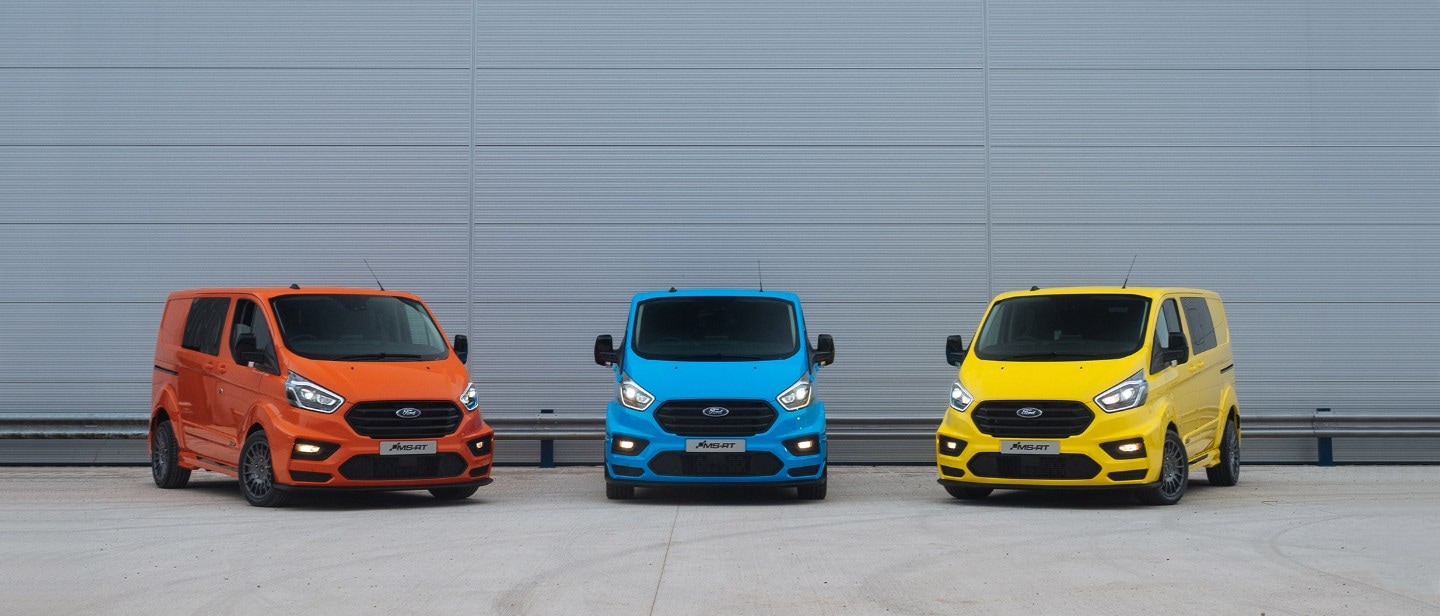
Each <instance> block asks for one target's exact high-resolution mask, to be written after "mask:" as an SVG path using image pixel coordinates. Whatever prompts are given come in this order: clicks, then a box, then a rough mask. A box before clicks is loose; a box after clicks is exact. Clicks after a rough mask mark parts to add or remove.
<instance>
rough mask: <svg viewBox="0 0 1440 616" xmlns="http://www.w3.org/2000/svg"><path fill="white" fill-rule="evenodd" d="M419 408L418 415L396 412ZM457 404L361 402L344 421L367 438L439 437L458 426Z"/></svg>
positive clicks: (430, 401)
mask: <svg viewBox="0 0 1440 616" xmlns="http://www.w3.org/2000/svg"><path fill="white" fill-rule="evenodd" d="M403 408H413V409H419V410H420V415H419V416H418V417H400V416H399V415H396V414H395V411H397V410H400V409H403ZM462 415H463V414H462V413H461V412H460V407H457V406H455V403H453V402H449V401H446V400H390V401H385V402H361V403H359V404H356V405H355V406H352V407H350V410H349V411H346V413H345V421H346V422H347V423H349V424H350V427H351V428H352V429H354V430H355V433H356V434H359V435H360V436H368V437H370V438H381V439H391V438H439V437H442V436H445V435H447V434H450V433H452V432H454V431H455V429H456V428H458V427H460V418H461V416H462Z"/></svg>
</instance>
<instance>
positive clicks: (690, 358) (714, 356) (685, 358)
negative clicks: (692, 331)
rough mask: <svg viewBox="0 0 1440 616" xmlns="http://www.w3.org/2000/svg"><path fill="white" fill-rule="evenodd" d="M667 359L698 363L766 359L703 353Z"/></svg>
mask: <svg viewBox="0 0 1440 616" xmlns="http://www.w3.org/2000/svg"><path fill="white" fill-rule="evenodd" d="M669 359H671V360H674V361H700V360H705V359H719V360H724V359H737V360H747V359H748V360H754V361H759V360H763V359H766V358H764V357H760V356H757V355H730V354H728V353H705V354H702V355H678V356H675V357H671V358H669Z"/></svg>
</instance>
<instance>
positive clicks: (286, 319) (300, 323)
mask: <svg viewBox="0 0 1440 616" xmlns="http://www.w3.org/2000/svg"><path fill="white" fill-rule="evenodd" d="M270 306H271V307H272V308H273V309H274V310H275V320H276V321H277V324H278V325H279V326H280V339H281V340H283V341H284V342H285V348H288V349H290V350H291V351H292V352H294V353H295V354H296V355H299V356H301V357H308V358H310V359H322V360H336V361H428V360H437V359H445V357H446V356H447V355H448V354H449V347H448V346H447V345H446V344H445V339H444V338H443V337H442V336H441V335H440V330H439V328H437V327H435V322H434V321H433V320H431V319H430V313H429V312H427V311H426V310H425V307H424V306H422V305H421V304H420V303H419V302H417V301H414V300H410V299H405V298H403V297H393V296H389V295H348V294H334V295H328V294H315V295H286V296H282V297H277V298H275V299H273V300H270Z"/></svg>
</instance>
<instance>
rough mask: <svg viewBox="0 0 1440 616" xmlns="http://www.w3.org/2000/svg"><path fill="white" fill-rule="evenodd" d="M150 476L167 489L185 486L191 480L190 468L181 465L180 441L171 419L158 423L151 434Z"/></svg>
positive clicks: (156, 483)
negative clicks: (177, 439)
mask: <svg viewBox="0 0 1440 616" xmlns="http://www.w3.org/2000/svg"><path fill="white" fill-rule="evenodd" d="M150 476H151V477H154V478H155V485H157V486H160V487H161V488H164V489H166V490H173V489H175V488H183V487H185V484H187V483H189V482H190V469H188V468H181V466H180V443H179V442H178V441H176V440H175V427H174V426H172V425H170V422H169V421H161V422H160V423H159V424H156V425H155V432H154V434H151V435H150Z"/></svg>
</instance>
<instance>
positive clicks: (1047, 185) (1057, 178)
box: [990, 147, 1440, 256]
mask: <svg viewBox="0 0 1440 616" xmlns="http://www.w3.org/2000/svg"><path fill="white" fill-rule="evenodd" d="M990 164H991V171H990V181H991V184H990V199H991V204H992V211H991V218H992V219H993V220H994V221H995V222H996V223H1000V224H1007V225H1009V224H1027V223H1035V222H1045V221H1062V222H1075V223H1080V222H1085V223H1089V224H1096V225H1134V224H1143V223H1153V222H1154V221H1155V220H1156V218H1157V217H1156V212H1157V211H1161V212H1163V220H1164V222H1165V223H1167V224H1171V225H1178V226H1184V227H1189V226H1191V225H1205V224H1217V223H1220V224H1224V225H1226V226H1227V227H1230V228H1272V229H1273V230H1274V232H1275V233H1276V234H1284V235H1291V234H1293V229H1294V226H1295V225H1305V224H1329V225H1346V226H1350V225H1366V224H1375V223H1383V222H1387V221H1388V222H1395V221H1399V222H1402V223H1404V224H1412V223H1426V222H1429V223H1435V222H1437V221H1436V219H1435V217H1434V213H1435V205H1436V195H1440V148H1432V147H1405V148H1384V147H1353V148H1319V147H1273V148H1272V147H1266V148H1245V147H1213V148H1173V147H1125V148H1103V147H1084V148H1062V147H1045V148H1039V147H1034V148H1031V147H1026V148H1008V147H1007V148H994V149H993V150H992V152H991V157H990ZM1228 235H1229V233H1227V236H1228ZM1317 239H1318V238H1317ZM1328 248H1333V247H1327V249H1328ZM1277 256H1280V255H1277Z"/></svg>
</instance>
